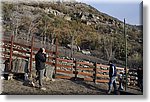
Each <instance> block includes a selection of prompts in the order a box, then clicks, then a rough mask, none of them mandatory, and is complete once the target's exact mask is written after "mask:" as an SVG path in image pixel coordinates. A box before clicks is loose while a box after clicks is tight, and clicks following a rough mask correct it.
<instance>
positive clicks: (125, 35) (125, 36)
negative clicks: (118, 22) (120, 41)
mask: <svg viewBox="0 0 150 102" xmlns="http://www.w3.org/2000/svg"><path fill="white" fill-rule="evenodd" d="M124 38H125V75H126V77H125V79H126V84H125V91H126V90H127V78H128V77H127V57H128V56H127V34H126V21H125V19H124Z"/></svg>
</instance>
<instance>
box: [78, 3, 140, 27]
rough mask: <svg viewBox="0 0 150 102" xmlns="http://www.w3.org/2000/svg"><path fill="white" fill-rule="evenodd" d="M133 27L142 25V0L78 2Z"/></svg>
mask: <svg viewBox="0 0 150 102" xmlns="http://www.w3.org/2000/svg"><path fill="white" fill-rule="evenodd" d="M76 1H79V2H84V3H86V4H88V5H91V6H93V7H94V8H96V9H97V10H99V11H100V12H103V13H106V14H108V15H110V16H113V17H115V18H117V19H119V20H121V21H123V20H124V18H125V19H126V23H128V24H131V25H141V18H142V16H141V5H140V3H141V2H142V0H76Z"/></svg>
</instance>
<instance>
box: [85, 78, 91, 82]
mask: <svg viewBox="0 0 150 102" xmlns="http://www.w3.org/2000/svg"><path fill="white" fill-rule="evenodd" d="M84 80H86V81H93V79H92V78H84Z"/></svg>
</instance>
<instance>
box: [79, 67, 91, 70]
mask: <svg viewBox="0 0 150 102" xmlns="http://www.w3.org/2000/svg"><path fill="white" fill-rule="evenodd" d="M77 68H78V69H79V70H89V71H93V68H83V67H77Z"/></svg>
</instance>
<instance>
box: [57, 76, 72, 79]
mask: <svg viewBox="0 0 150 102" xmlns="http://www.w3.org/2000/svg"><path fill="white" fill-rule="evenodd" d="M56 78H59V79H71V78H72V77H70V76H60V75H56Z"/></svg>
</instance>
